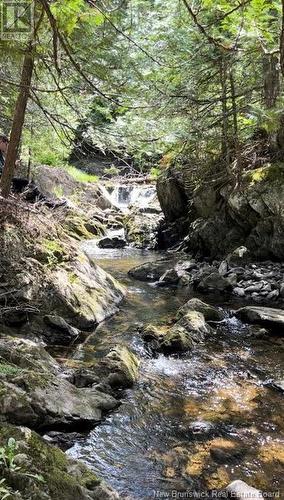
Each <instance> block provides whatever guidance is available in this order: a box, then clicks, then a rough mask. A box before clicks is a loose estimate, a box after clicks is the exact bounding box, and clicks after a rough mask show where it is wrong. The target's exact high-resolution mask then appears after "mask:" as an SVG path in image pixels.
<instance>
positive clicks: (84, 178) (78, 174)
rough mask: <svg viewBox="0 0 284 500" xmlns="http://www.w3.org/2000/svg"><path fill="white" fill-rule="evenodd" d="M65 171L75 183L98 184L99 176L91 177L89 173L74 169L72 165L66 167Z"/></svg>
mask: <svg viewBox="0 0 284 500" xmlns="http://www.w3.org/2000/svg"><path fill="white" fill-rule="evenodd" d="M64 168H65V170H66V171H67V172H68V174H70V175H71V176H72V177H73V179H75V181H78V182H91V183H93V182H98V176H97V175H91V174H88V173H87V172H83V171H82V170H79V169H78V168H76V167H72V166H71V165H67V166H65V167H64Z"/></svg>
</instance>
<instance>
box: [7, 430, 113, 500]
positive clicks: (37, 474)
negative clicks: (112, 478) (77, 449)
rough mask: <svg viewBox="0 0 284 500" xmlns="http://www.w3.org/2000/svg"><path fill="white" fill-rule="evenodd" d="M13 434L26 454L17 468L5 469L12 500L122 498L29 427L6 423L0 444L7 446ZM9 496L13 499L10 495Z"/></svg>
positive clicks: (22, 452) (18, 453) (84, 467)
mask: <svg viewBox="0 0 284 500" xmlns="http://www.w3.org/2000/svg"><path fill="white" fill-rule="evenodd" d="M11 437H13V438H14V439H15V440H16V442H17V444H18V449H17V455H19V456H20V455H21V457H22V458H21V461H20V466H19V469H18V470H17V471H11V470H9V469H8V468H5V467H4V468H3V467H2V469H1V473H2V477H4V478H5V485H7V487H9V488H11V500H12V499H15V500H16V498H19V499H22V500H59V499H60V500H75V499H76V500H92V499H93V500H95V499H96V500H99V499H102V498H104V499H109V500H114V499H117V498H119V497H118V495H117V494H116V493H115V492H114V491H113V490H112V489H111V488H109V487H107V486H106V484H105V483H104V482H102V481H101V480H100V479H98V478H97V476H96V475H95V474H94V473H92V472H91V471H90V470H89V469H88V468H87V467H86V466H85V465H84V464H83V463H81V462H77V461H74V460H71V459H70V458H68V457H67V456H66V455H65V454H64V453H63V452H62V451H61V450H59V449H58V448H55V447H53V446H51V445H49V444H48V443H46V442H45V441H44V440H43V439H42V438H41V437H40V436H38V435H37V434H36V433H34V432H32V431H30V430H29V429H27V428H24V427H20V428H19V427H14V426H11V425H2V426H1V428H0V445H1V446H6V445H7V442H8V439H9V438H11ZM16 491H18V492H19V496H17V493H16ZM8 499H9V500H10V498H9V497H8Z"/></svg>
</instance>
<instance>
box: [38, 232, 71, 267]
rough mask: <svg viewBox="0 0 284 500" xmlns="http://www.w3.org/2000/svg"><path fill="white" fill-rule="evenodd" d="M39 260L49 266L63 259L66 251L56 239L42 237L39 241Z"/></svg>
mask: <svg viewBox="0 0 284 500" xmlns="http://www.w3.org/2000/svg"><path fill="white" fill-rule="evenodd" d="M41 251H42V255H41V257H42V258H41V260H43V261H44V262H45V263H47V264H48V265H49V266H50V267H53V266H55V265H57V264H58V263H60V262H62V261H63V260H64V257H65V256H66V252H65V250H64V247H63V246H62V244H61V243H60V241H58V240H53V239H47V238H46V239H44V240H42V243H41Z"/></svg>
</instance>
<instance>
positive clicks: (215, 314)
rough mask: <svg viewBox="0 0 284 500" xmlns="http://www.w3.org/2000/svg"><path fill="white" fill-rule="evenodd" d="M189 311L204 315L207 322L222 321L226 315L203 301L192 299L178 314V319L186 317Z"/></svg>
mask: <svg viewBox="0 0 284 500" xmlns="http://www.w3.org/2000/svg"><path fill="white" fill-rule="evenodd" d="M188 311H198V312H200V313H202V314H203V316H204V318H205V321H222V319H224V314H223V312H222V311H220V310H219V309H217V307H213V306H211V305H209V304H206V303H205V302H202V300H199V299H190V300H189V301H188V302H186V304H184V305H183V306H182V307H181V308H180V309H179V310H178V312H177V318H178V319H179V318H180V317H181V316H184V315H185V314H186V313H187V312H188Z"/></svg>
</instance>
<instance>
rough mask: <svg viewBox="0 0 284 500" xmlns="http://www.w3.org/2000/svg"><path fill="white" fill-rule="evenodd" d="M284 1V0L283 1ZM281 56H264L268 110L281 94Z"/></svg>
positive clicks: (265, 94)
mask: <svg viewBox="0 0 284 500" xmlns="http://www.w3.org/2000/svg"><path fill="white" fill-rule="evenodd" d="M283 1H284V0H283ZM278 67H279V55H278V54H264V56H263V76H264V103H265V106H266V107H267V108H268V109H272V108H274V106H275V104H276V101H277V98H278V97H279V94H280V74H279V69H278Z"/></svg>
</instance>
